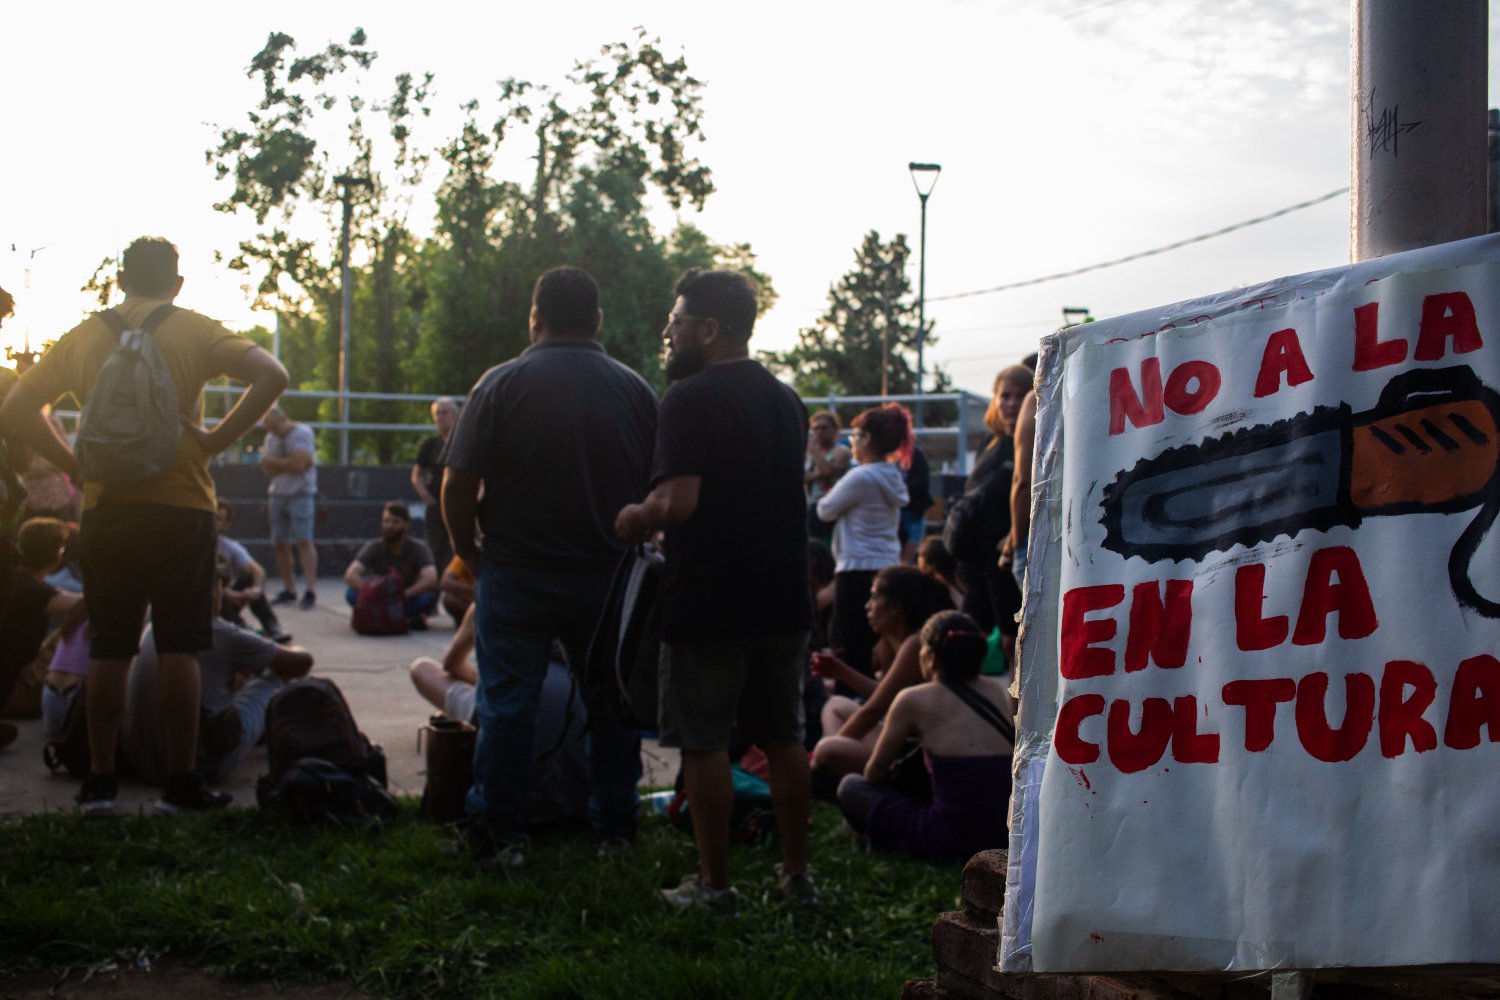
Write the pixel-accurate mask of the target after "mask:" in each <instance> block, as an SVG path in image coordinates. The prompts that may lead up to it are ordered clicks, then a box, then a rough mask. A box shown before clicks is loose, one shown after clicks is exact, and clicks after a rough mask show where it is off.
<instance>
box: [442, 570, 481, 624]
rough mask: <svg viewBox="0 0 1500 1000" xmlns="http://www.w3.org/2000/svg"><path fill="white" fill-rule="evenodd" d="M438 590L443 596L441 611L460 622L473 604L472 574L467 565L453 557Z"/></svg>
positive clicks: (444, 571)
mask: <svg viewBox="0 0 1500 1000" xmlns="http://www.w3.org/2000/svg"><path fill="white" fill-rule="evenodd" d="M438 590H440V591H441V592H442V595H443V596H442V602H443V610H444V611H446V612H448V613H449V614H450V615H452V616H453V620H454V621H456V622H457V621H462V620H463V617H464V612H466V611H468V610H469V605H471V604H473V603H474V574H473V573H472V572H470V570H469V564H468V563H466V562H464V561H463V560H462V559H460V558H459V557H458V556H454V557H453V559H452V561H450V562H449V563H448V568H447V569H445V570H443V578H442V579H441V580H439V581H438Z"/></svg>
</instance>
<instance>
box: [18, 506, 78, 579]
mask: <svg viewBox="0 0 1500 1000" xmlns="http://www.w3.org/2000/svg"><path fill="white" fill-rule="evenodd" d="M67 540H68V526H67V525H66V524H64V523H63V522H61V521H59V520H58V519H57V518H55V517H33V518H31V519H30V520H29V521H26V522H25V523H24V524H22V525H21V528H20V530H19V531H17V532H16V547H17V548H18V549H20V550H21V568H22V569H23V570H26V571H28V572H35V571H36V570H39V569H50V568H51V567H52V566H53V565H54V564H55V563H56V562H57V561H58V560H59V559H60V558H61V557H62V548H63V543H64V542H66V541H67Z"/></svg>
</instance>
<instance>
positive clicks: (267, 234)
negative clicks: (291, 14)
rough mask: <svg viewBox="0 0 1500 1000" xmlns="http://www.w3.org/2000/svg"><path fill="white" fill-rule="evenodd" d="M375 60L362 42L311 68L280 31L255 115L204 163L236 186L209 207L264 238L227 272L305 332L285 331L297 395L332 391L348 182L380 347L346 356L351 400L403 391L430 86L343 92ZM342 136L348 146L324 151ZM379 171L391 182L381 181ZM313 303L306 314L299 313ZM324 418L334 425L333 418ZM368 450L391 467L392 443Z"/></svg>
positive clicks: (265, 61)
mask: <svg viewBox="0 0 1500 1000" xmlns="http://www.w3.org/2000/svg"><path fill="white" fill-rule="evenodd" d="M376 58H377V53H376V52H375V51H374V50H372V49H370V48H369V47H368V44H367V39H366V37H365V33H364V31H363V30H360V29H356V30H355V31H354V32H353V33H352V34H351V35H350V37H349V40H348V42H347V43H337V42H335V43H331V44H329V45H327V46H326V47H325V48H324V49H323V50H322V51H320V52H317V53H315V54H313V55H310V56H298V55H297V54H296V40H295V39H293V38H292V37H291V36H290V35H287V34H284V33H281V32H273V33H272V34H271V35H270V36H269V37H268V38H267V40H266V44H265V46H264V47H263V48H262V49H261V50H260V51H259V52H257V53H256V54H255V56H254V57H253V58H252V59H251V62H250V68H249V69H248V70H247V74H246V75H247V76H249V77H251V78H252V79H257V80H258V81H259V83H260V84H261V90H262V97H261V100H260V102H259V103H258V104H257V105H256V108H255V109H254V110H253V111H251V112H250V113H249V114H248V115H247V119H248V128H245V129H241V128H226V129H223V130H222V131H221V132H220V135H219V142H218V145H217V146H216V147H215V148H213V149H211V150H209V151H208V153H207V160H208V162H209V163H210V164H211V165H212V166H213V167H214V170H215V173H216V174H217V176H218V177H219V178H220V179H221V180H222V179H232V180H233V187H232V189H231V191H230V193H229V195H228V196H227V197H226V198H225V199H224V200H223V201H220V202H218V203H217V204H215V205H214V208H215V209H216V210H217V211H221V212H226V213H231V214H232V213H236V212H239V211H241V210H245V211H248V212H249V213H250V214H251V215H252V216H253V217H254V219H255V223H256V225H257V226H260V227H264V228H262V229H261V230H260V231H259V232H257V233H256V234H254V235H253V236H251V237H250V238H249V239H246V240H244V241H242V242H241V243H240V245H239V248H238V252H236V253H235V254H234V255H232V256H231V257H230V258H229V260H228V266H229V267H230V268H232V269H234V270H238V271H242V272H245V273H246V274H248V275H251V276H252V277H254V278H256V279H257V281H256V286H255V287H256V303H257V304H258V305H260V306H263V307H267V308H272V309H276V310H277V311H278V312H281V313H288V312H295V313H298V314H300V315H301V316H303V317H304V318H305V319H307V320H311V322H295V323H290V324H285V325H284V328H283V338H282V343H283V347H284V348H285V349H286V354H285V355H284V358H285V360H287V361H289V362H293V361H295V362H302V363H289V364H288V370H289V371H290V372H291V373H292V378H293V384H294V385H297V386H299V387H302V388H312V387H319V388H332V387H334V386H336V384H337V381H338V354H339V325H338V317H339V316H340V314H341V302H340V295H339V292H340V287H341V281H340V274H339V270H338V264H337V257H338V253H337V245H336V241H337V232H338V228H339V224H340V222H341V217H342V199H343V197H344V196H345V190H344V185H342V184H341V183H340V181H339V178H340V177H341V176H348V177H353V178H356V179H358V180H360V181H364V182H368V183H367V184H365V185H363V186H350V188H349V192H348V193H349V196H350V197H351V201H352V204H353V209H354V211H353V214H352V218H351V234H350V245H351V246H350V254H351V257H363V258H364V259H365V260H366V261H367V262H368V263H367V265H366V267H367V269H368V271H369V272H370V276H371V279H372V281H373V284H374V289H373V291H372V292H370V293H368V294H365V295H363V296H358V301H359V303H360V305H361V306H362V307H363V310H368V311H369V314H370V321H369V322H368V324H365V325H366V326H367V332H368V333H369V334H370V335H371V336H370V340H369V341H365V342H372V343H373V345H374V350H373V351H368V352H354V351H351V354H352V355H353V356H352V357H351V358H350V359H349V384H350V388H351V389H354V388H359V387H361V386H364V387H366V388H374V387H376V386H380V387H385V388H386V389H387V390H388V391H396V390H399V389H400V388H402V387H403V385H402V383H404V382H405V381H406V380H405V379H404V378H403V377H402V373H401V370H400V369H401V365H400V361H399V359H400V358H401V357H403V356H404V354H403V352H402V350H401V347H402V346H403V345H401V344H399V343H398V334H397V331H398V330H400V329H402V328H403V326H404V324H403V323H402V316H401V315H400V314H399V307H400V305H401V303H402V302H403V301H404V297H403V296H402V295H401V294H400V289H399V285H400V274H401V271H402V269H403V268H402V265H403V259H404V257H405V256H406V255H407V253H408V252H409V249H410V238H409V235H408V233H407V216H408V214H409V211H410V208H411V205H412V201H413V198H414V192H415V190H416V188H417V187H418V185H419V184H420V183H421V180H422V177H423V173H424V171H425V168H426V166H427V162H428V159H429V154H427V153H425V152H423V151H421V150H420V149H419V148H418V147H417V146H416V145H414V143H413V136H412V124H413V122H414V121H415V120H416V119H417V118H418V117H426V116H427V115H428V114H429V113H430V109H429V108H428V107H427V99H428V94H429V91H430V88H431V84H432V74H431V73H428V74H425V75H424V76H422V77H421V78H420V80H419V79H418V78H417V77H415V76H413V75H412V74H410V73H401V74H398V75H397V76H396V77H395V79H394V83H393V84H392V89H391V91H390V94H389V96H388V97H385V98H383V99H380V100H374V101H372V100H369V99H368V98H366V97H364V96H362V95H360V94H359V93H357V92H345V91H343V90H342V88H341V87H340V86H337V84H338V81H339V79H340V78H341V77H342V75H343V74H345V73H346V72H349V71H351V70H353V71H356V72H357V71H362V70H368V69H370V67H371V66H372V65H373V64H374V62H375V60H376ZM370 113H375V114H379V115H382V116H383V117H384V118H385V120H386V130H385V133H384V134H383V135H380V136H378V141H379V147H380V152H379V153H378V154H377V136H376V135H374V134H372V133H371V132H370V131H369V130H368V129H367V127H366V121H365V119H366V115H367V114H370ZM335 115H337V116H338V117H339V122H338V124H337V125H336V126H331V125H330V123H329V122H328V121H327V120H326V119H327V118H329V117H331V116H335ZM340 132H342V134H343V137H344V141H343V144H342V146H340V145H338V144H335V143H332V142H327V143H325V142H322V141H320V140H321V137H322V136H324V135H329V134H332V135H338V134H339V133H340ZM377 162H380V163H382V164H387V165H388V169H387V170H380V169H377V168H376V164H377ZM309 217H311V218H309ZM313 220H316V221H313ZM314 227H317V228H321V229H322V230H323V231H322V232H321V233H319V232H318V231H317V228H314ZM330 251H332V252H330ZM309 303H310V305H311V308H310V309H307V308H304V306H306V305H307V304H309ZM330 402H331V401H330ZM323 410H324V411H325V412H324V415H325V416H331V415H332V412H333V410H334V407H333V406H332V405H325V407H323ZM393 415H394V414H393V411H392V408H391V407H390V406H389V405H388V404H376V405H375V406H374V407H372V408H371V411H370V413H369V416H371V417H373V419H375V420H388V419H391V418H392V417H393ZM372 440H373V441H374V442H377V443H376V450H377V452H378V457H379V458H380V459H381V460H388V459H389V458H390V455H389V454H388V442H389V438H388V437H387V436H384V435H381V436H378V437H376V438H374V439H372Z"/></svg>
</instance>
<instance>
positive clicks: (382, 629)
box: [349, 570, 406, 635]
mask: <svg viewBox="0 0 1500 1000" xmlns="http://www.w3.org/2000/svg"><path fill="white" fill-rule="evenodd" d="M349 624H350V626H352V627H353V629H354V631H356V632H358V633H359V634H360V635H405V634H406V587H405V586H404V585H403V584H402V582H401V574H400V573H398V572H397V571H396V570H387V571H386V574H385V575H384V576H377V577H373V578H371V579H369V580H366V581H365V582H364V583H363V584H361V585H360V588H359V593H358V594H356V595H355V598H354V615H353V616H352V617H351V618H350V619H349Z"/></svg>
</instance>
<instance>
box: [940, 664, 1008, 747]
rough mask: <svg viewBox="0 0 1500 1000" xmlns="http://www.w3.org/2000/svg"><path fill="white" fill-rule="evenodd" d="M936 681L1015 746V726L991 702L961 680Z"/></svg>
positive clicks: (943, 679) (949, 678)
mask: <svg viewBox="0 0 1500 1000" xmlns="http://www.w3.org/2000/svg"><path fill="white" fill-rule="evenodd" d="M938 680H939V681H941V682H942V685H943V687H945V688H947V689H948V690H949V691H952V692H953V693H954V694H956V695H957V696H958V700H959V701H961V702H963V703H964V704H965V705H968V706H969V707H970V708H972V709H973V710H974V713H975V714H976V715H978V716H979V717H980V718H981V719H983V720H984V721H985V722H988V723H989V724H990V725H992V726H994V727H995V728H996V729H997V730H999V732H1000V735H1001V736H1004V737H1005V738H1006V739H1007V740H1009V741H1010V743H1011V745H1012V746H1014V745H1015V742H1016V727H1015V724H1014V723H1012V722H1011V721H1010V720H1009V719H1007V718H1006V717H1005V716H1004V715H1002V714H1001V713H1000V710H999V709H998V708H996V707H995V705H994V703H993V702H991V701H990V700H989V699H988V698H986V697H985V696H984V695H982V694H980V693H979V692H978V691H975V690H974V689H973V688H971V687H969V685H967V684H965V683H964V682H963V681H961V680H957V679H955V678H952V677H939V678H938Z"/></svg>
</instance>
